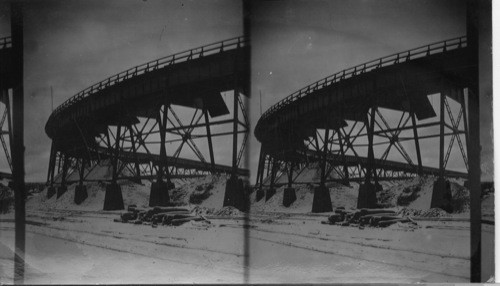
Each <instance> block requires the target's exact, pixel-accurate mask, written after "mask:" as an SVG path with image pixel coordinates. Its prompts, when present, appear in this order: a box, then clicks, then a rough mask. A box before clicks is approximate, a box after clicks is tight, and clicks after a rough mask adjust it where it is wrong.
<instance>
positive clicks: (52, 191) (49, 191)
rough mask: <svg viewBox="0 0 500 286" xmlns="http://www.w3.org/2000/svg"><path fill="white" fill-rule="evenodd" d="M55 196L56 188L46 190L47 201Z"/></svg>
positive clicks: (51, 187)
mask: <svg viewBox="0 0 500 286" xmlns="http://www.w3.org/2000/svg"><path fill="white" fill-rule="evenodd" d="M55 194H56V187H54V186H50V187H48V188H47V199H50V198H52V197H53V196H54V195H55Z"/></svg>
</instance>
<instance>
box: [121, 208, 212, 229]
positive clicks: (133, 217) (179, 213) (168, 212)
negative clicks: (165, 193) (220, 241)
mask: <svg viewBox="0 0 500 286" xmlns="http://www.w3.org/2000/svg"><path fill="white" fill-rule="evenodd" d="M113 221H114V222H121V223H131V224H145V225H151V226H152V227H157V226H158V225H159V224H161V225H170V226H179V225H182V224H184V223H187V222H190V221H202V222H204V223H206V224H210V221H209V220H208V219H207V218H206V217H205V216H203V215H202V214H197V213H196V212H193V209H191V208H189V207H153V208H138V207H137V206H135V205H130V206H129V207H128V208H127V212H125V213H122V214H121V215H120V218H119V219H114V220H113Z"/></svg>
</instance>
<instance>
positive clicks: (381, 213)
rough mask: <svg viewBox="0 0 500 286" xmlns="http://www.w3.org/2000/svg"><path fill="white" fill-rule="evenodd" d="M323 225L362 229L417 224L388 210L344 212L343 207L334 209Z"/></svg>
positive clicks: (408, 217) (407, 217) (409, 218)
mask: <svg viewBox="0 0 500 286" xmlns="http://www.w3.org/2000/svg"><path fill="white" fill-rule="evenodd" d="M321 223H323V224H333V225H340V226H355V227H360V228H364V227H365V226H371V227H388V226H390V225H393V224H396V223H408V224H411V225H413V226H417V223H416V222H415V221H414V220H413V219H412V218H411V217H410V216H403V215H400V214H398V213H396V212H395V211H394V210H390V209H360V210H346V209H345V208H343V207H339V208H337V209H335V214H333V215H331V216H329V217H328V220H327V221H322V222H321Z"/></svg>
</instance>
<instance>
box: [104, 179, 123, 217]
mask: <svg viewBox="0 0 500 286" xmlns="http://www.w3.org/2000/svg"><path fill="white" fill-rule="evenodd" d="M123 209H125V207H124V205H123V196H122V189H121V187H120V185H118V184H117V183H111V184H109V185H107V186H106V195H105V196H104V207H103V210H105V211H113V210H123Z"/></svg>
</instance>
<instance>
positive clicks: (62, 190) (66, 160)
mask: <svg viewBox="0 0 500 286" xmlns="http://www.w3.org/2000/svg"><path fill="white" fill-rule="evenodd" d="M68 165H69V156H68V154H65V155H64V161H63V167H62V176H61V185H60V186H59V188H57V198H60V197H61V196H62V195H63V194H64V193H65V192H66V191H67V190H68V186H66V178H67V176H68V168H69V166H68Z"/></svg>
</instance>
